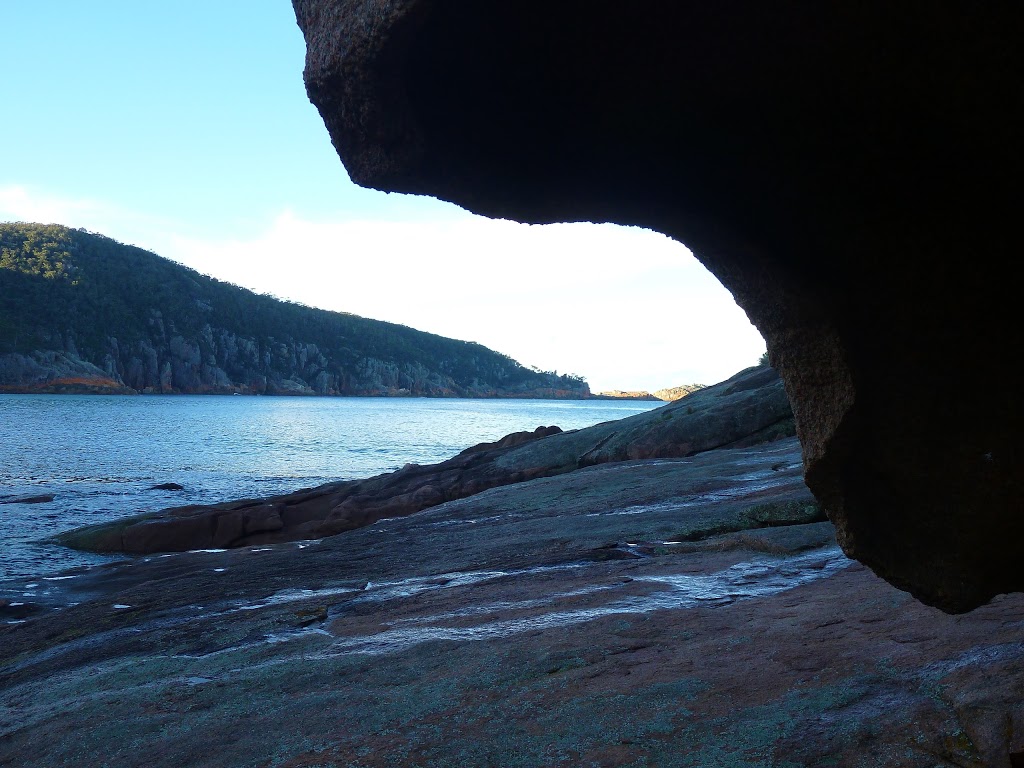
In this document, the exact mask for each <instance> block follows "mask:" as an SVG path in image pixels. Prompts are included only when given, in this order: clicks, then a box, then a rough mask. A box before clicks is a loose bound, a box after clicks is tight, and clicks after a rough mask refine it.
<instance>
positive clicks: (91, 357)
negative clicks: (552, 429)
mask: <svg viewBox="0 0 1024 768" xmlns="http://www.w3.org/2000/svg"><path fill="white" fill-rule="evenodd" d="M76 378H78V379H82V378H85V379H88V380H90V381H93V382H94V383H96V382H100V381H101V380H103V379H105V380H106V384H99V386H100V388H101V389H102V388H117V387H127V388H130V389H134V390H136V391H144V392H228V391H240V392H255V393H296V394H301V393H304V394H314V393H315V394H349V395H369V394H413V395H431V396H443V395H448V396H513V397H514V396H519V397H586V396H587V395H588V394H589V390H588V388H587V386H586V383H585V382H584V381H583V379H582V378H581V377H578V376H569V375H563V376H558V375H556V374H553V373H547V372H540V371H536V370H531V369H528V368H525V367H523V366H521V365H520V364H519V363H517V362H516V361H515V360H512V359H511V358H509V357H507V356H505V355H502V354H499V353H497V352H494V351H492V350H490V349H487V348H486V347H483V346H481V345H479V344H476V343H474V342H465V341H457V340H454V339H448V338H445V337H442V336H436V335H434V334H430V333H424V332H422V331H417V330H414V329H412V328H408V327H406V326H401V325H396V324H393V323H386V322H381V321H377V320H369V319H367V318H363V317H358V316H356V315H351V314H346V313H339V312H327V311H324V310H320V309H313V308H311V307H306V306H303V305H300V304H295V303H291V302H286V301H281V300H279V299H276V298H273V297H269V296H261V295H257V294H255V293H253V292H251V291H248V290H245V289H243V288H239V287H237V286H235V285H231V284H228V283H224V282H220V281H218V280H217V279H215V278H211V277H206V276H204V275H201V274H199V273H198V272H195V271H194V270H191V269H188V268H187V267H184V266H181V265H179V264H176V263H174V262H171V261H169V260H167V259H164V258H161V257H159V256H157V255H156V254H153V253H150V252H149V251H145V250H143V249H141V248H136V247H133V246H128V245H123V244H121V243H118V242H116V241H114V240H111V239H110V238H107V237H103V236H102V235H98V234H94V233H90V232H87V231H85V230H76V229H69V228H67V227H62V226H56V225H39V224H20V223H19V224H0V391H42V390H49V391H62V390H61V388H60V386H58V385H59V384H60V383H61V382H64V381H66V380H71V379H76Z"/></svg>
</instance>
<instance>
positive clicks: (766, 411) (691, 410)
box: [59, 367, 793, 554]
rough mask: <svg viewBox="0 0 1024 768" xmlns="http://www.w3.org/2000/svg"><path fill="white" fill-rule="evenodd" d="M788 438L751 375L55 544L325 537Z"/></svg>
mask: <svg viewBox="0 0 1024 768" xmlns="http://www.w3.org/2000/svg"><path fill="white" fill-rule="evenodd" d="M792 430H793V425H792V410H791V409H790V406H789V402H788V400H787V399H786V394H785V391H784V389H783V387H782V382H781V381H780V380H779V377H778V374H777V373H776V372H775V371H774V370H773V369H771V368H768V367H760V368H750V369H747V370H746V371H742V372H740V373H739V374H737V375H736V376H733V377H732V378H731V379H729V380H727V381H725V382H722V383H721V384H718V385H715V386H714V387H709V388H707V389H704V390H701V391H700V392H697V393H694V394H693V395H690V396H689V397H688V398H686V399H685V400H680V401H678V402H676V403H673V404H670V405H667V406H664V407H662V408H659V409H657V410H655V411H651V412H648V413H642V414H637V415H636V416H632V417H630V418H627V419H622V420H619V421H613V422H606V423H604V424H599V425H596V426H594V427H590V428H588V429H584V430H578V431H574V432H561V430H559V429H558V428H557V427H548V428H538V429H537V431H535V432H533V433H529V432H523V433H516V434H514V435H509V436H507V437H505V438H503V439H502V440H500V441H498V442H496V443H484V444H481V445H478V446H474V447H473V448H469V449H467V450H466V451H463V452H462V453H461V454H459V455H458V456H456V457H454V458H452V459H449V460H447V461H444V462H441V463H439V464H432V465H425V466H418V465H409V466H407V467H405V468H404V469H402V470H399V471H398V472H393V473H389V474H384V475H379V476H377V477H373V478H370V479H368V480H356V481H346V482H338V483H330V484H327V485H322V486H319V487H317V488H313V489H309V490H305V491H298V492H296V493H291V494H288V495H284V496H274V497H270V498H266V499H242V500H239V501H231V502H226V503H223V504H215V505H212V506H186V507H175V508H171V509H167V510H164V511H162V512H160V513H158V514H156V515H145V516H142V517H136V518H130V519H126V520H121V521H118V522H114V523H105V524H101V525H99V526H91V527H88V528H83V529H78V530H75V531H71V532H69V533H67V534H64V535H62V536H60V537H59V541H60V542H61V543H63V544H66V545H68V546H73V547H78V548H81V549H89V550H94V551H99V552H130V553H137V554H145V553H151V552H167V551H187V550H191V549H209V548H225V547H237V546H245V545H252V544H267V543H275V542H282V541H297V540H301V539H314V538H321V537H324V536H332V535H335V534H338V533H341V532H344V531H350V530H353V529H356V528H361V527H362V526H364V525H369V524H371V523H373V522H375V521H377V520H380V519H382V518H387V517H401V516H404V515H409V514H412V513H414V512H419V511H420V510H422V509H426V508H428V507H432V506H436V505H437V504H442V503H444V502H446V501H452V500H454V499H460V498H464V497H466V496H471V495H473V494H475V493H479V492H481V491H484V490H486V489H488V488H494V487H497V486H502V485H509V484H513V483H520V482H523V481H525V480H532V479H535V478H538V477H546V476H550V475H557V474H562V473H564V472H569V471H572V470H575V469H578V468H580V467H584V466H590V465H592V464H600V463H605V462H609V461H623V460H626V459H645V458H652V457H675V456H688V455H691V454H695V453H700V452H702V451H707V450H711V449H714V448H719V447H722V446H728V445H744V444H751V443H756V442H762V441H765V440H770V439H773V438H775V437H779V436H782V435H787V434H792ZM540 438H544V439H543V440H542V439H540Z"/></svg>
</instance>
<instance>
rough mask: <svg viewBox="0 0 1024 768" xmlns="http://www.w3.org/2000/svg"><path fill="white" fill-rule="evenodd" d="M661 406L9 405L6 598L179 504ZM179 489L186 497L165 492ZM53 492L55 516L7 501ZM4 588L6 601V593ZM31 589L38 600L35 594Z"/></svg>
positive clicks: (169, 399) (94, 558) (26, 401)
mask: <svg viewBox="0 0 1024 768" xmlns="http://www.w3.org/2000/svg"><path fill="white" fill-rule="evenodd" d="M658 405H660V403H657V402H643V401H610V400H588V401H569V400H452V399H422V398H408V399H406V398H401V399H398V398H291V397H242V396H240V397H216V396H156V395H154V396H140V397H125V396H95V395H94V396H89V395H81V396H78V395H52V396H51V395H0V524H2V526H3V528H2V530H3V535H2V536H0V591H5V592H7V593H8V594H10V592H11V588H12V587H13V586H16V585H18V584H20V582H25V583H24V584H21V586H22V587H27V585H28V584H30V583H35V582H37V581H39V580H41V579H45V578H46V577H47V576H49V577H52V576H53V575H54V574H56V573H57V572H59V571H61V570H63V569H66V568H70V567H74V566H81V565H87V564H92V563H98V562H104V561H107V560H109V559H110V558H107V557H103V556H98V555H89V554H84V553H79V552H73V551H71V550H67V549H65V548H63V547H59V546H56V545H52V544H46V543H44V542H43V540H44V539H46V538H47V537H50V536H52V535H54V534H55V533H59V532H60V531H64V530H68V529H70V528H75V527H78V526H81V525H87V524H91V523H98V522H103V521H106V520H111V519H114V518H117V517H122V516H126V515H133V514H137V513H139V512H144V511H153V510H158V509H162V508H164V507H169V506H177V505H181V504H209V503H214V502H218V501H224V500H227V499H235V498H243V497H248V496H267V495H272V494H278V493H286V492H289V491H293V490H297V489H299V488H306V487H310V486H314V485H319V484H321V483H325V482H329V481H331V480H338V479H353V478H359V477H368V476H371V475H375V474H379V473H381V472H388V471H391V470H395V469H399V468H400V467H402V466H403V465H405V464H407V463H409V462H416V463H419V464H428V463H433V462H437V461H443V460H444V459H447V458H450V457H451V456H453V455H455V454H456V453H458V452H459V451H461V450H462V449H464V448H467V447H469V446H470V445H474V444H476V443H480V442H484V441H492V440H497V439H498V438H500V437H502V436H504V435H506V434H508V433H509V432H516V431H520V430H533V429H535V428H536V427H538V426H541V425H544V426H547V425H551V424H556V425H558V426H559V427H561V428H562V429H566V430H567V429H579V428H582V427H587V426H590V425H592V424H597V423H599V422H602V421H610V420H612V419H620V418H624V417H626V416H630V415H632V414H634V413H640V412H643V411H647V410H650V409H651V408H654V407H657V406H658ZM161 483H178V484H180V485H182V486H184V490H182V491H161V490H154V489H153V486H154V485H157V484H161ZM42 494H53V495H54V500H53V501H52V502H50V503H45V504H21V503H2V502H4V501H10V500H11V499H17V498H21V497H25V496H37V495H42ZM4 587H6V589H3V588H4ZM32 589H36V588H35V587H33V588H32Z"/></svg>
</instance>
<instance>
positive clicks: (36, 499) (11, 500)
mask: <svg viewBox="0 0 1024 768" xmlns="http://www.w3.org/2000/svg"><path fill="white" fill-rule="evenodd" d="M55 498H56V497H55V496H54V494H52V493H41V494H39V495H37V496H14V497H0V504H48V503H50V502H51V501H53V500H54V499H55Z"/></svg>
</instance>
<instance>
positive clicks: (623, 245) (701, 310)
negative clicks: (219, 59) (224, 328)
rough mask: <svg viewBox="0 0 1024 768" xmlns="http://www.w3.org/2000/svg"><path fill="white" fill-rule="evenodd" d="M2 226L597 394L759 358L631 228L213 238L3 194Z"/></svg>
mask: <svg viewBox="0 0 1024 768" xmlns="http://www.w3.org/2000/svg"><path fill="white" fill-rule="evenodd" d="M0 220H27V221H44V222H46V221H52V222H58V223H63V224H68V225H70V226H81V227H85V228H87V229H90V230H92V231H98V232H102V233H103V234H107V235H109V236H111V237H114V238H116V239H118V240H121V241H123V242H132V243H134V244H136V245H140V246H143V247H146V248H149V249H150V250H153V251H155V252H156V253H159V254H160V255H162V256H166V257H168V258H171V259H174V260H175V261H178V262H180V263H183V264H187V265H188V266H191V267H192V268H194V269H196V270H198V271H200V272H203V273H205V274H210V275H213V276H215V277H217V278H218V279H221V280H227V281H230V282H232V283H236V284H238V285H242V286H245V287H247V288H250V289H252V290H255V291H258V292H261V293H271V294H273V295H276V296H279V297H281V298H287V299H291V300H293V301H299V302H301V303H303V304H308V305H310V306H316V307H322V308H324V309H331V310H338V311H346V312H353V313H355V314H359V315H363V316H366V317H372V318H376V319H380V320H388V321H391V322H397V323H402V324H405V325H410V326H413V327H415V328H419V329H421V330H426V331H430V332H433V333H438V334H442V335H445V336H452V337H455V338H461V339H467V340H472V341H478V342H480V343H481V344H484V345H486V346H488V347H491V348H492V349H496V350H498V351H500V352H503V353H505V354H508V355H510V356H512V357H514V358H515V359H517V360H519V361H520V362H522V363H524V364H526V365H536V366H538V367H540V368H543V369H546V370H551V369H557V370H558V371H559V372H570V373H578V374H581V375H583V376H586V377H587V379H588V380H589V382H590V384H591V387H592V388H593V389H594V390H595V391H598V390H602V389H612V388H619V389H647V390H654V389H658V388H660V387H666V386H674V385H677V384H683V383H691V382H701V383H706V384H710V383H714V382H716V381H720V380H722V379H724V378H726V377H728V376H730V375H732V374H733V373H735V372H736V371H738V370H740V369H741V368H744V367H746V366H748V365H752V364H754V363H755V362H756V360H757V358H758V356H759V355H760V353H761V352H762V351H763V349H764V342H763V341H762V340H761V337H760V335H759V334H758V333H757V331H756V330H755V329H754V328H753V327H752V326H751V325H750V323H749V322H748V321H747V318H746V316H745V315H744V314H743V312H742V311H741V310H740V309H739V308H738V307H737V306H736V304H735V303H734V302H733V300H732V297H731V295H730V294H729V293H728V292H727V291H726V290H725V289H724V288H723V287H722V286H721V285H720V284H719V283H718V281H717V280H716V279H715V278H714V277H713V276H712V275H711V274H710V273H708V272H707V270H706V269H705V268H704V267H703V266H702V265H701V264H700V263H699V262H698V261H697V260H696V259H695V258H694V257H693V256H692V255H691V254H690V252H689V251H688V250H687V249H686V248H684V247H683V246H682V245H680V244H679V243H677V242H675V241H673V240H671V239H669V238H667V237H665V236H663V235H660V234H657V233H654V232H651V231H647V230H642V229H638V228H627V227H617V226H613V225H596V224H555V225H547V226H529V225H524V224H518V223H515V222H509V221H494V220H490V219H484V218H482V217H478V216H473V215H471V214H469V213H465V212H461V211H458V210H455V211H453V214H452V215H447V216H444V217H443V218H440V219H436V220H422V219H411V220H403V221H387V220H352V219H343V218H337V219H331V220H312V219H310V218H306V217H303V216H302V215H300V214H298V213H293V212H290V211H286V212H284V213H282V214H280V215H279V216H277V217H276V218H275V219H274V220H273V221H269V222H267V224H266V226H265V227H264V228H263V229H262V230H261V231H255V232H253V233H252V236H251V237H246V238H240V239H213V238H209V237H205V236H204V237H200V236H195V235H190V234H188V233H185V232H183V231H181V230H178V231H175V228H174V227H173V226H172V225H171V223H169V222H167V221H160V220H156V219H153V218H152V217H147V216H142V215H136V214H134V213H132V212H130V211H124V210H120V209H118V208H116V207H114V206H107V205H104V204H102V203H97V202H94V201H73V200H61V199H59V198H57V197H53V196H49V197H47V196H43V195H39V194H37V193H34V192H33V191H32V190H27V189H25V188H23V187H12V186H8V187H0Z"/></svg>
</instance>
